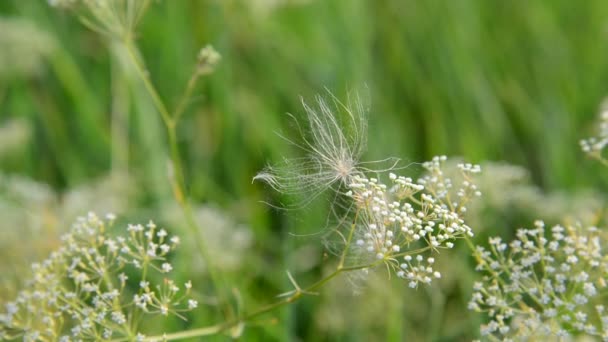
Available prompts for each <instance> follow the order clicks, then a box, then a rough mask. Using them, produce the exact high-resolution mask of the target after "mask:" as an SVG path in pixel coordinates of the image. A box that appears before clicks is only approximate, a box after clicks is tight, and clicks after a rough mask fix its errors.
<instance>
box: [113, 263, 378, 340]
mask: <svg viewBox="0 0 608 342" xmlns="http://www.w3.org/2000/svg"><path fill="white" fill-rule="evenodd" d="M381 262H383V260H379V261H375V262H373V263H370V264H363V265H357V266H349V267H337V268H336V269H335V270H334V271H333V272H331V273H330V274H328V275H326V276H325V277H323V278H322V279H320V280H318V281H317V282H315V283H313V284H312V285H310V286H308V287H306V288H304V289H296V290H295V291H294V292H293V293H292V294H291V295H290V296H288V297H285V298H283V299H281V300H279V301H276V302H274V303H271V304H268V305H265V306H263V307H261V308H259V309H257V310H255V311H253V312H251V313H249V314H246V315H244V316H241V317H238V318H236V319H233V320H230V321H226V322H224V323H220V324H215V325H212V326H208V327H203V328H198V329H192V330H186V331H180V332H177V333H173V334H164V335H162V336H151V337H147V338H146V341H158V340H162V341H175V340H181V339H185V338H193V337H202V336H210V335H215V334H219V333H221V332H224V331H226V330H229V329H231V328H233V327H235V326H238V325H239V324H243V323H246V322H248V321H250V320H252V319H253V318H256V317H258V316H260V315H263V314H265V313H268V312H270V311H273V310H275V309H277V308H280V307H282V306H284V305H287V304H291V303H294V302H296V301H298V300H300V298H302V297H303V296H304V295H307V294H311V293H313V291H315V290H317V289H319V288H321V287H323V286H324V285H325V284H326V283H328V282H329V281H331V280H332V279H333V278H335V277H336V276H338V275H340V274H341V273H343V272H350V271H356V270H361V269H365V268H372V267H375V266H376V265H378V264H379V263H381ZM121 341H125V339H118V340H114V341H113V342H121Z"/></svg>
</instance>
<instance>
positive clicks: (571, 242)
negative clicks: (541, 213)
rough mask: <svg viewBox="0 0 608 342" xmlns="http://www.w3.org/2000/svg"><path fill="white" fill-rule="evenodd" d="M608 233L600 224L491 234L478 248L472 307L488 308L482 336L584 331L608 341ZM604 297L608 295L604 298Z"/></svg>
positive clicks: (538, 335)
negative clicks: (506, 238)
mask: <svg viewBox="0 0 608 342" xmlns="http://www.w3.org/2000/svg"><path fill="white" fill-rule="evenodd" d="M605 242H606V240H605V236H604V235H603V232H602V231H601V230H599V229H598V228H596V227H583V226H580V225H578V226H565V227H563V226H559V225H557V226H554V227H552V228H551V229H550V231H546V229H545V226H544V223H543V222H542V221H537V222H536V223H535V228H534V229H520V230H518V232H517V238H516V239H515V240H513V241H512V242H511V243H509V244H507V243H504V242H503V241H502V240H501V239H500V238H491V239H490V246H489V250H486V249H484V248H483V247H477V250H476V253H475V257H476V258H477V262H478V266H477V269H478V270H479V271H482V272H484V274H485V276H484V278H483V281H482V282H479V283H476V284H475V286H474V293H473V297H472V299H471V301H470V302H469V309H471V310H475V311H478V312H487V313H488V315H489V317H490V321H489V322H488V324H485V325H483V326H482V328H481V333H482V335H484V336H494V337H497V338H499V339H504V340H511V339H516V340H522V339H523V340H528V339H530V338H531V339H540V340H543V339H547V338H549V337H551V338H566V337H568V336H571V335H579V334H586V335H591V336H598V337H601V338H602V339H603V340H604V341H606V340H608V314H607V313H606V312H605V309H604V306H603V305H602V299H601V298H602V297H603V298H605V296H606V294H607V292H606V277H607V276H608V259H606V257H605V250H604V249H603V246H604V245H605ZM604 300H605V299H604Z"/></svg>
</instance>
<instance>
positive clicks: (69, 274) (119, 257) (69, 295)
mask: <svg viewBox="0 0 608 342" xmlns="http://www.w3.org/2000/svg"><path fill="white" fill-rule="evenodd" d="M114 219H115V217H114V215H111V214H110V215H107V217H106V218H105V219H101V218H99V217H98V216H97V215H95V214H94V213H89V214H88V216H86V217H81V218H79V219H78V221H77V222H76V223H75V224H74V225H73V228H72V230H71V232H70V233H68V234H66V235H65V236H63V237H62V241H63V243H62V246H61V247H60V248H59V249H58V250H57V251H55V252H53V253H52V254H51V255H50V257H49V258H48V259H46V260H44V261H43V262H42V263H38V264H34V265H32V271H33V277H32V279H31V280H30V281H29V282H28V283H27V285H26V287H25V288H24V289H23V290H22V291H21V292H20V293H19V294H18V296H17V298H16V299H15V300H14V301H12V302H9V303H7V304H6V306H5V308H4V309H5V312H3V313H0V339H2V340H4V339H12V338H16V337H20V336H22V339H23V340H24V341H82V340H96V341H97V340H108V339H113V338H120V337H123V338H135V337H137V336H139V337H138V338H139V339H141V338H143V335H142V334H141V333H139V332H138V331H137V322H139V321H140V320H141V317H142V316H143V315H144V314H159V315H162V316H167V315H169V314H173V315H177V316H180V312H184V311H187V310H191V309H194V308H196V306H197V305H198V303H197V302H196V301H195V300H192V299H190V300H188V299H187V298H186V296H187V294H188V293H189V290H190V288H191V287H192V285H191V284H190V282H188V283H186V284H185V285H183V286H182V287H181V288H180V286H178V284H176V283H175V282H174V281H173V280H170V279H168V278H164V280H163V282H162V284H160V285H153V284H152V283H151V282H152V280H151V279H149V277H148V276H147V275H149V274H150V272H151V271H153V270H155V271H157V272H160V273H163V275H164V274H167V273H170V272H171V270H172V266H171V264H170V263H169V262H168V261H167V255H168V253H170V252H171V251H172V250H174V248H175V247H176V246H177V244H178V243H179V239H178V238H177V237H176V236H172V237H170V236H169V234H168V232H167V231H165V230H164V229H159V228H157V227H156V225H155V224H154V223H153V222H149V223H148V224H147V225H145V226H144V225H140V224H136V225H129V226H128V228H127V234H125V235H119V236H116V237H114V236H112V235H110V234H108V229H109V228H110V227H111V226H112V225H113V221H114ZM127 268H130V271H131V272H129V274H130V277H133V274H137V279H129V276H127V275H126V272H127V271H129V270H128V269H127ZM133 271H134V272H133ZM136 284H139V287H138V288H137V289H136V290H135V291H134V292H135V294H133V291H132V290H127V287H129V286H130V285H131V287H133V286H137V285H136ZM180 317H181V316H180Z"/></svg>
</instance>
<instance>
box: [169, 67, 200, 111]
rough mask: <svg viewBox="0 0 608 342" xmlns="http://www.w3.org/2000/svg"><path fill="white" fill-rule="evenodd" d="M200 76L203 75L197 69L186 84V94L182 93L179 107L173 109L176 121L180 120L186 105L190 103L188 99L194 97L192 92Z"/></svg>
mask: <svg viewBox="0 0 608 342" xmlns="http://www.w3.org/2000/svg"><path fill="white" fill-rule="evenodd" d="M200 76H201V74H200V73H199V72H198V71H196V72H194V73H193V74H192V76H191V77H190V79H189V80H188V85H187V86H186V90H185V91H184V94H183V95H182V97H181V99H180V100H179V102H178V104H177V107H175V111H173V120H175V121H176V122H177V121H179V118H180V117H181V115H182V114H183V113H184V110H185V109H186V105H187V104H188V100H190V98H191V97H192V92H193V91H194V87H195V86H196V82H197V81H198V78H199V77H200Z"/></svg>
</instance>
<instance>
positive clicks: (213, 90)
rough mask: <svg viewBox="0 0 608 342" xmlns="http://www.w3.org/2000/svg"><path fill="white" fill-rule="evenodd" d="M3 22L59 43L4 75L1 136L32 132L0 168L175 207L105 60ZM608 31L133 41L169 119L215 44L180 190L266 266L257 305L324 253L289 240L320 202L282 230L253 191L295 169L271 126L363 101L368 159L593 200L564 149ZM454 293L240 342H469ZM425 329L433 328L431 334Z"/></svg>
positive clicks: (424, 29) (239, 25) (375, 5)
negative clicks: (454, 169) (335, 103)
mask: <svg viewBox="0 0 608 342" xmlns="http://www.w3.org/2000/svg"><path fill="white" fill-rule="evenodd" d="M273 3H274V4H279V5H276V6H273V5H272V4H273ZM265 6H266V7H265ZM0 15H2V18H5V17H11V18H12V17H17V18H21V19H25V20H28V21H30V22H31V23H33V24H34V25H35V26H36V27H38V28H39V29H40V30H42V31H43V32H45V33H46V34H47V35H48V36H50V37H52V39H53V42H54V45H55V47H54V48H53V49H52V52H51V53H49V54H48V56H47V57H46V58H45V60H44V65H43V68H42V70H41V71H40V72H37V73H35V74H28V75H21V76H19V75H17V76H15V75H9V76H0V77H3V79H0V124H1V123H3V122H6V121H8V120H9V119H12V118H20V119H24V120H27V122H29V124H30V126H31V129H32V132H33V134H32V137H31V139H30V141H29V143H28V144H27V146H24V147H23V148H22V150H21V152H20V153H18V154H16V155H14V156H10V157H8V158H3V159H2V161H1V164H0V165H1V170H2V171H3V172H5V173H16V174H21V175H27V176H29V177H31V178H33V179H35V180H38V181H40V182H43V183H47V184H50V185H51V186H52V187H53V188H54V189H55V190H56V191H57V192H59V193H62V192H66V191H68V190H69V189H71V188H73V187H75V186H78V185H81V184H85V183H87V182H90V181H91V180H94V179H97V178H99V177H102V176H103V175H105V174H108V173H109V172H115V171H125V170H127V171H128V172H129V173H131V174H132V175H134V177H135V178H136V179H137V181H138V186H139V187H140V188H141V189H143V190H142V191H140V194H139V196H138V197H137V200H136V202H135V203H133V204H132V205H133V207H134V208H135V207H137V208H141V207H143V208H149V209H150V210H154V208H163V205H165V204H166V203H167V202H169V201H170V198H171V194H170V191H169V187H168V185H167V181H166V174H167V171H166V157H165V155H166V153H165V151H166V146H165V143H164V130H163V128H162V125H161V123H160V120H159V117H158V115H157V113H156V112H155V110H154V107H153V106H152V104H151V102H150V99H149V97H148V95H147V94H146V93H145V91H144V90H143V89H142V88H141V86H140V84H139V82H138V81H137V78H136V77H135V76H134V75H132V74H129V72H128V70H126V68H125V67H124V65H121V62H120V57H117V51H116V50H115V49H113V47H112V46H111V45H110V44H108V43H107V41H105V40H104V39H103V38H102V37H99V36H98V35H96V34H95V33H93V32H91V31H89V30H87V29H86V28H84V27H83V26H82V25H81V24H80V23H79V22H78V20H77V19H76V18H74V17H72V16H70V15H68V14H67V13H62V12H61V11H57V10H53V9H51V8H50V7H49V6H48V5H47V4H46V2H45V1H20V0H7V1H2V2H0ZM607 18H608V3H606V2H605V1H601V0H589V1H584V2H574V1H567V0H556V1H536V2H527V1H508V2H506V1H484V0H468V1H440V0H431V1H424V2H422V1H407V0H404V1H396V0H395V1H390V0H382V1H363V0H352V1H339V0H328V1H321V0H317V1H263V0H256V1H244V0H243V1H237V0H225V1H220V0H215V1H212V0H209V1H202V0H201V1H195V0H191V1H186V0H182V1H169V0H166V1H160V2H155V3H154V5H153V6H152V8H151V10H150V11H149V13H148V14H147V15H146V17H145V19H144V21H143V22H142V25H141V26H140V29H139V37H138V43H139V44H140V47H141V48H142V52H143V55H144V57H145V59H146V62H147V65H148V69H149V72H150V76H151V78H152V80H153V81H154V82H155V83H156V84H157V85H158V88H159V90H160V93H161V95H162V96H163V98H164V99H165V100H166V101H167V102H168V103H169V105H170V106H171V107H172V106H173V105H174V104H175V103H176V101H178V99H179V96H180V94H181V93H182V91H183V89H184V85H185V83H186V82H187V80H188V78H189V76H190V75H191V73H192V70H193V68H194V64H195V62H196V54H197V52H198V50H199V49H200V48H201V47H202V46H204V45H206V44H208V43H210V44H213V45H214V46H215V48H216V49H217V50H218V51H219V52H220V53H221V54H222V57H223V60H222V62H221V64H220V66H219V68H218V69H217V70H216V72H215V73H214V74H212V75H211V76H209V77H207V78H205V79H204V81H203V82H202V85H201V86H200V87H199V88H198V89H197V92H196V94H197V95H196V96H195V97H194V98H193V101H192V103H191V104H190V106H189V107H188V111H187V112H186V115H185V117H184V119H183V122H182V123H181V124H180V126H179V137H180V145H181V146H182V149H183V151H184V152H183V157H184V159H185V165H186V167H187V169H186V173H187V179H188V181H189V184H190V188H189V191H190V192H191V194H192V196H193V198H194V200H195V201H197V202H200V203H217V204H219V205H220V206H222V207H224V208H226V210H228V211H229V212H230V213H231V214H232V215H233V216H234V217H235V218H236V219H237V220H239V221H241V222H246V223H248V224H249V225H250V227H251V229H252V230H253V232H254V236H255V240H256V245H255V247H256V248H257V249H258V251H259V255H261V256H262V259H263V261H260V263H259V264H253V265H251V267H254V268H259V270H256V271H253V272H251V278H250V279H238V278H237V279H234V280H233V281H234V282H235V286H237V287H239V288H241V290H242V291H246V290H245V289H246V288H247V287H249V288H251V290H250V291H248V295H249V297H257V298H258V299H259V298H268V299H270V298H271V297H272V296H273V295H275V294H276V293H279V292H281V291H282V290H284V289H285V288H287V287H288V283H287V282H286V279H285V276H284V270H285V269H287V268H289V267H290V262H289V261H288V258H287V255H288V254H290V253H291V252H292V251H293V250H294V249H296V248H298V247H299V246H301V245H306V244H318V245H320V244H319V243H318V242H317V240H316V238H315V237H313V238H294V237H293V236H291V235H290V234H289V233H290V232H294V233H297V234H307V233H314V232H318V231H320V230H321V229H322V227H323V225H324V222H325V214H324V213H323V209H322V208H323V204H322V203H321V204H318V205H317V206H314V207H311V208H308V209H307V210H305V211H304V212H300V213H297V214H295V215H292V214H291V213H289V214H284V213H280V212H275V211H272V210H269V209H268V207H267V206H265V205H264V204H261V203H259V201H261V200H270V201H277V200H278V198H276V196H275V195H274V194H272V193H271V192H270V191H268V190H267V189H264V188H263V187H261V186H259V185H256V184H254V185H252V184H251V178H252V176H253V175H255V173H256V172H257V171H258V170H260V169H261V168H262V167H263V166H264V165H265V164H266V163H267V162H270V161H273V160H279V159H280V158H281V157H282V156H285V155H293V154H296V153H298V151H297V150H294V149H293V148H292V147H291V146H289V145H288V144H286V143H285V141H283V140H282V139H281V138H279V137H278V136H277V135H276V134H275V132H278V131H280V132H287V133H286V134H290V133H293V125H292V124H293V122H292V121H291V120H290V119H289V118H288V117H287V116H286V115H285V113H286V112H290V113H294V114H296V116H297V115H298V114H301V112H302V109H301V104H300V98H299V97H300V96H302V97H303V98H304V99H312V97H313V95H314V94H316V93H323V92H324V88H325V87H326V88H328V89H330V90H331V91H332V92H334V93H335V94H336V95H337V96H338V97H340V98H344V97H345V95H346V93H347V92H348V91H349V90H351V89H362V88H365V89H368V92H369V98H370V99H371V112H370V132H369V148H368V152H367V157H368V159H382V158H385V157H387V156H397V157H400V158H403V159H404V160H405V161H406V162H414V161H415V162H418V161H423V160H426V159H428V158H430V157H431V156H433V155H435V154H446V155H457V156H463V157H465V158H466V159H468V160H471V161H474V162H479V161H484V160H497V161H506V162H509V163H513V164H517V165H522V166H524V167H525V168H526V169H528V170H530V172H531V176H532V179H533V181H534V182H535V183H536V184H537V185H538V186H540V187H541V189H544V190H546V191H551V190H563V191H577V190H580V189H586V188H593V189H596V190H597V189H598V188H599V190H602V189H603V187H602V185H601V184H606V180H608V178H607V177H606V175H605V174H604V173H603V172H602V170H601V168H599V167H597V166H595V165H594V164H593V163H592V162H590V161H587V160H586V159H585V157H584V156H583V154H582V153H580V152H579V147H578V140H579V139H580V138H582V137H585V136H588V135H589V134H591V132H592V124H593V122H594V120H595V116H596V113H597V109H598V106H599V104H600V103H601V101H602V100H603V99H604V97H605V96H606V94H607V93H608V92H607V91H606V84H608V82H607V81H608V63H607V62H606V56H607V52H608V51H607V50H608V44H606V43H607V38H608V21H607ZM0 35H2V32H0ZM24 39H26V37H24ZM1 53H2V51H0V54H1ZM1 138H2V137H0V140H1ZM406 171H407V170H406ZM413 172H416V171H413ZM598 184H600V185H598ZM507 190H508V189H507ZM294 216H295V218H294ZM506 221H509V222H512V220H506ZM515 222H517V221H515ZM517 223H520V224H524V223H525V222H517ZM497 224H499V223H497ZM320 227H321V228H320ZM494 228H496V229H495V231H496V230H499V231H500V230H502V232H505V230H506V229H513V228H516V227H512V226H499V227H494ZM317 253H319V254H321V253H322V251H321V248H320V247H319V250H318V251H317ZM466 254H467V253H466V252H463V253H462V254H461V256H462V257H464V256H465V255H466ZM459 267H463V268H466V262H465V265H460V266H459ZM319 268H320V267H319V266H317V267H316V268H315V269H314V270H313V273H314V272H319ZM306 277H308V276H306ZM310 277H312V278H311V279H314V276H310ZM305 280H306V278H305ZM309 280H310V279H309ZM465 285H466V284H464V285H463V284H461V283H458V284H455V285H453V286H452V287H451V288H450V290H449V292H448V294H446V295H445V296H446V298H445V301H446V303H447V304H446V306H441V308H440V309H437V308H435V307H433V306H432V305H429V303H430V302H429V301H430V300H433V299H436V297H437V296H438V294H437V293H433V291H435V290H429V291H430V292H429V293H425V292H424V291H423V290H418V291H417V292H414V291H406V290H403V289H397V290H396V291H397V292H398V293H399V296H398V297H396V298H392V300H396V301H400V303H398V304H396V305H390V306H388V307H389V309H387V310H388V313H387V315H388V316H389V317H390V319H386V320H385V321H383V322H379V323H378V322H375V323H370V324H367V325H366V324H362V325H361V327H362V328H360V329H358V328H354V329H350V330H349V329H346V330H339V329H338V330H323V329H322V328H321V327H320V326H319V325H318V324H317V322H316V321H315V315H316V313H317V311H318V309H317V308H318V307H319V305H320V304H319V301H322V300H323V299H322V298H321V299H317V298H312V299H306V300H305V301H304V302H303V303H301V304H298V305H296V306H294V307H292V308H290V309H288V310H285V312H284V317H283V319H284V320H283V323H282V324H279V325H277V326H270V327H267V326H264V327H260V328H252V329H251V330H249V331H248V332H247V335H246V339H247V340H256V339H268V338H275V339H294V340H299V339H301V340H311V341H312V340H369V338H371V337H373V336H375V337H377V338H378V339H379V340H381V339H391V340H436V341H444V340H445V341H448V340H461V339H464V338H470V337H472V336H475V335H476V330H475V329H476V328H475V321H474V319H475V318H474V317H473V315H472V314H468V316H467V315H464V316H463V317H467V318H466V319H467V320H469V321H468V322H466V324H464V325H463V322H462V320H458V315H462V314H461V312H464V311H466V308H465V306H464V304H462V303H466V300H467V298H466V295H467V293H468V292H467V291H468V288H466V286H465ZM242 286H245V289H244V288H243V287H242ZM435 292H436V291H435ZM414 297H421V298H423V299H420V298H416V299H415V300H414V299H412V298H414ZM452 297H454V298H452ZM260 302H263V300H260ZM413 303H416V304H415V305H417V306H416V308H415V309H414V308H412V307H411V306H413V305H414V304H413ZM458 305H461V306H460V307H459V306H458ZM437 310H439V311H441V312H443V311H445V312H443V313H441V312H440V313H437ZM451 311H454V312H456V314H451V313H450V314H448V312H451ZM431 316H432V317H434V319H436V320H437V319H438V320H439V322H434V323H432V324H431V323H428V322H429V321H431V318H429V317H431ZM437 316H439V317H440V318H437ZM452 319H455V320H456V322H451V323H450V320H452ZM285 322H289V323H287V324H284V323H285ZM197 323H201V322H200V321H198V322H197ZM374 324H376V325H374ZM429 326H431V327H433V329H438V330H434V331H429V330H428V328H429ZM365 329H368V330H365ZM359 330H361V331H359ZM363 330H365V331H363Z"/></svg>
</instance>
